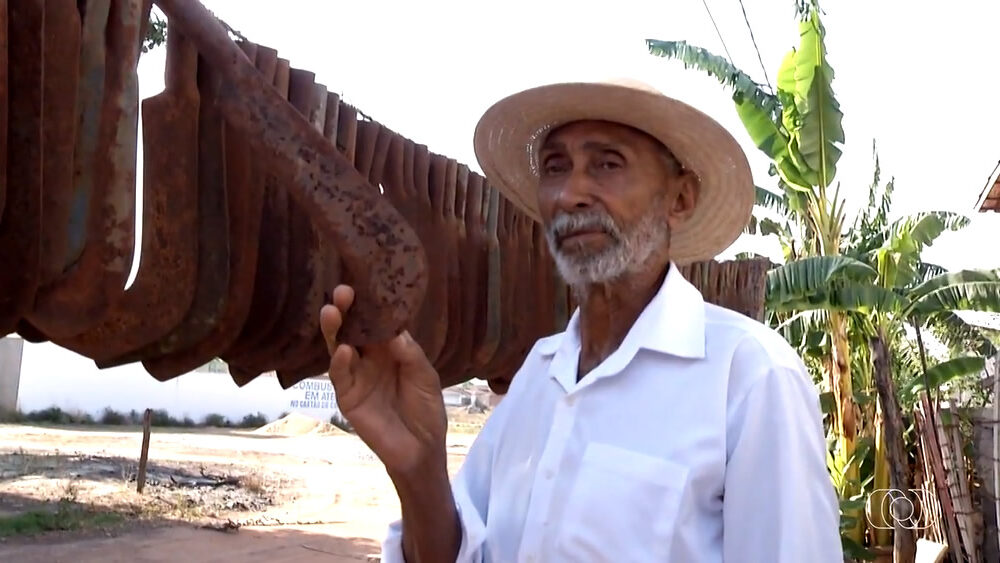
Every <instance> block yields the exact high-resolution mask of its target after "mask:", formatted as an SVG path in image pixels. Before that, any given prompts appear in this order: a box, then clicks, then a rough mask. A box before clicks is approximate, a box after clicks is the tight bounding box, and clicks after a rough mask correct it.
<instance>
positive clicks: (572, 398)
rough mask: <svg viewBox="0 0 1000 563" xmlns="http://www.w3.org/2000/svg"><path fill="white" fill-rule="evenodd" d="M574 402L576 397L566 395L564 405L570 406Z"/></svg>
mask: <svg viewBox="0 0 1000 563" xmlns="http://www.w3.org/2000/svg"><path fill="white" fill-rule="evenodd" d="M575 402H576V397H566V405H567V406H570V407H572V406H573V403H575Z"/></svg>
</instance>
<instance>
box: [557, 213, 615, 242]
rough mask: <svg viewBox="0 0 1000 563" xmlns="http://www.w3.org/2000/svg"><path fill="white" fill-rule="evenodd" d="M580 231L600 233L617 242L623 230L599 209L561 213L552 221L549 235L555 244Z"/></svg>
mask: <svg viewBox="0 0 1000 563" xmlns="http://www.w3.org/2000/svg"><path fill="white" fill-rule="evenodd" d="M579 231H600V232H603V233H605V234H608V235H611V237H612V238H614V239H615V240H620V239H621V229H619V228H618V225H616V224H615V222H614V220H613V219H611V216H610V215H608V214H607V213H604V212H602V211H600V210H597V209H591V210H588V211H581V212H577V213H567V212H560V213H559V214H557V215H556V216H555V217H554V218H553V219H552V224H551V225H549V229H548V235H549V238H550V240H552V241H553V242H554V241H557V240H559V239H561V238H563V237H565V236H567V235H570V234H573V233H575V232H579Z"/></svg>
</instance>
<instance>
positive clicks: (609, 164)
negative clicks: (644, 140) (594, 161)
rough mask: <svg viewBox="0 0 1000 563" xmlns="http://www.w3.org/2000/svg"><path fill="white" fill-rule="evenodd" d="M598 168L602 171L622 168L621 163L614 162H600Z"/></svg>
mask: <svg viewBox="0 0 1000 563" xmlns="http://www.w3.org/2000/svg"><path fill="white" fill-rule="evenodd" d="M599 166H600V167H601V169H602V170H617V169H618V168H621V167H622V165H621V163H620V162H618V161H615V160H602V161H601V162H600V164H599Z"/></svg>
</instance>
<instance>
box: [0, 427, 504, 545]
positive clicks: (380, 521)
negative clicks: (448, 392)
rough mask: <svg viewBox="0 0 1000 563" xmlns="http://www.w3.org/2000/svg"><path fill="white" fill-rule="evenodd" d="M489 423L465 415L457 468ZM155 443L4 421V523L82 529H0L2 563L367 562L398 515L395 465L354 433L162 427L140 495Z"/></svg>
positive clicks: (128, 430) (456, 446)
mask: <svg viewBox="0 0 1000 563" xmlns="http://www.w3.org/2000/svg"><path fill="white" fill-rule="evenodd" d="M486 416H487V415H467V414H464V413H463V414H453V416H452V421H453V429H454V431H453V432H451V433H450V434H449V438H448V448H449V460H448V462H449V469H450V471H451V472H452V473H454V472H455V471H457V470H458V468H459V466H460V465H461V463H462V461H463V460H464V458H465V453H466V451H467V450H468V447H469V445H470V444H471V443H472V441H473V440H474V439H475V435H476V434H475V432H476V430H477V429H478V427H479V426H480V425H481V424H482V422H483V421H484V420H485V417H486ZM141 442H142V432H141V429H139V428H132V427H96V426H73V427H67V426H62V427H49V426H37V425H35V426H32V425H0V520H2V519H3V518H4V517H8V518H9V517H17V516H18V515H24V514H25V513H28V512H33V513H34V512H39V511H42V512H44V513H45V514H46V515H47V514H55V515H57V516H54V517H55V518H60V517H65V516H66V515H68V514H72V515H73V520H69V519H68V517H67V521H72V522H82V524H81V525H78V526H77V525H74V526H65V527H66V528H70V529H67V530H63V531H49V532H44V533H23V534H22V533H11V532H10V531H9V530H6V531H5V530H4V529H3V528H2V527H0V561H19V562H35V561H37V562H46V563H49V562H60V561H66V562H70V561H72V562H74V563H77V562H80V563H83V562H91V561H93V562H97V561H101V562H111V561H130V562H132V561H143V562H145V561H148V562H167V561H179V560H185V561H193V562H202V561H205V562H209V561H234V560H240V561H244V562H247V563H253V562H257V561H260V562H263V561H267V562H269V563H270V562H273V561H294V562H300V561H301V562H306V561H325V562H338V561H366V560H369V556H371V555H376V554H378V552H379V543H380V542H381V540H382V537H383V535H384V533H385V530H386V526H387V524H388V523H389V522H390V521H392V520H394V519H395V518H397V517H398V513H399V504H398V500H397V499H396V496H395V493H394V491H393V488H392V483H391V482H390V481H389V479H388V477H387V476H386V474H385V471H384V469H383V467H382V465H381V464H380V463H379V462H378V460H377V459H376V458H375V457H374V456H373V455H372V454H371V452H370V451H369V450H368V448H367V447H366V446H365V445H364V444H363V443H362V442H361V441H360V440H359V439H358V438H357V437H355V436H353V435H350V434H347V433H344V432H341V431H333V432H330V431H326V432H323V433H318V432H312V433H306V434H303V435H297V436H296V435H281V434H274V433H266V432H252V431H238V430H219V429H165V428H154V429H153V431H152V436H151V440H150V448H149V464H148V468H147V480H146V486H145V489H144V493H143V494H142V495H139V494H138V493H136V491H135V489H136V473H137V471H136V469H137V465H138V458H139V451H140V447H141ZM5 532H6V533H5Z"/></svg>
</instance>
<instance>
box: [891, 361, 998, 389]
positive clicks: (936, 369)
mask: <svg viewBox="0 0 1000 563" xmlns="http://www.w3.org/2000/svg"><path fill="white" fill-rule="evenodd" d="M985 367H986V359H985V358H983V357H981V356H966V357H962V358H954V359H951V360H948V361H946V362H942V363H940V364H938V365H936V366H933V367H931V368H928V370H927V373H926V379H927V382H928V383H929V384H930V389H938V388H940V387H941V386H943V385H945V384H947V383H950V382H951V381H952V380H954V379H956V378H959V377H963V376H966V375H973V374H978V373H981V372H982V371H983V369H984V368H985ZM926 390H928V388H927V387H926V386H925V384H924V378H923V377H919V378H915V379H914V380H913V382H912V383H911V384H910V385H909V386H907V387H906V388H905V389H903V390H902V391H903V392H904V393H909V394H912V395H916V394H917V393H920V392H922V391H926Z"/></svg>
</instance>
